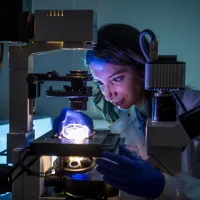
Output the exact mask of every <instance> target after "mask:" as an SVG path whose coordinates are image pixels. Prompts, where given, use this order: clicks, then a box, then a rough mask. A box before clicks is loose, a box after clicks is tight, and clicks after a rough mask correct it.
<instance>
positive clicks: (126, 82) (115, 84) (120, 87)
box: [89, 62, 144, 109]
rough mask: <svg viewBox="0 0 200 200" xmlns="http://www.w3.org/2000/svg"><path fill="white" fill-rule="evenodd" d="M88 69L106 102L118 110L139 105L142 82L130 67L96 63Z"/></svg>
mask: <svg viewBox="0 0 200 200" xmlns="http://www.w3.org/2000/svg"><path fill="white" fill-rule="evenodd" d="M89 67H90V70H91V73H92V75H93V78H94V81H95V82H96V83H97V84H98V85H99V87H100V89H101V92H102V93H103V95H104V96H105V99H106V101H110V102H111V103H113V104H114V105H116V106H117V107H118V108H119V109H128V108H130V107H131V106H132V105H136V106H137V105H139V104H140V103H141V99H142V95H143V91H144V89H143V88H144V81H143V80H142V79H141V78H139V77H138V76H137V75H136V73H135V72H134V70H133V69H132V68H131V67H128V66H119V65H114V64H108V63H96V62H93V63H91V64H90V65H89Z"/></svg>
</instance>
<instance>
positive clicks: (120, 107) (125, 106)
mask: <svg viewBox="0 0 200 200" xmlns="http://www.w3.org/2000/svg"><path fill="white" fill-rule="evenodd" d="M131 106H132V105H128V104H126V105H121V106H117V107H118V108H119V109H120V110H127V109H129V108H130V107H131Z"/></svg>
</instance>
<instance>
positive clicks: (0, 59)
mask: <svg viewBox="0 0 200 200" xmlns="http://www.w3.org/2000/svg"><path fill="white" fill-rule="evenodd" d="M0 49H1V51H0V72H1V69H2V66H3V56H4V45H3V43H1V45H0Z"/></svg>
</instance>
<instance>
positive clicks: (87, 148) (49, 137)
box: [30, 130, 124, 157]
mask: <svg viewBox="0 0 200 200" xmlns="http://www.w3.org/2000/svg"><path fill="white" fill-rule="evenodd" d="M54 135H55V134H54V133H53V131H49V132H47V133H46V134H44V135H42V136H41V137H39V138H38V139H36V140H34V141H32V142H31V143H30V149H31V151H33V152H36V153H39V154H40V155H52V156H84V157H98V156H100V154H101V152H102V151H112V152H117V151H118V146H119V145H120V144H123V143H124V139H123V138H120V135H119V134H113V133H110V131H108V130H100V131H95V135H94V136H93V137H92V138H86V139H84V140H78V141H77V140H70V139H66V138H62V139H59V138H56V137H55V136H54Z"/></svg>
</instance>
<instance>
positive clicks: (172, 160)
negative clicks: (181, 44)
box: [140, 29, 199, 175]
mask: <svg viewBox="0 0 200 200" xmlns="http://www.w3.org/2000/svg"><path fill="white" fill-rule="evenodd" d="M145 35H148V36H150V41H151V42H150V51H149V52H147V49H146V47H145V45H144V36H145ZM140 47H141V50H142V52H143V54H144V56H145V58H146V60H147V62H146V64H145V90H149V91H152V94H153V96H152V115H151V117H150V118H148V119H147V122H146V135H145V138H146V139H145V143H146V148H147V149H146V151H147V155H148V162H149V163H150V164H151V165H152V166H154V167H156V168H158V169H159V170H160V171H162V172H165V173H167V174H169V175H174V174H176V173H178V172H181V171H182V168H181V165H182V150H183V149H184V148H185V147H186V146H187V145H188V144H189V143H190V141H191V139H192V138H191V137H189V135H190V133H191V131H190V128H189V127H191V126H195V127H196V126H197V124H198V123H199V122H197V119H198V118H197V117H196V118H195V120H194V117H193V116H194V115H193V116H192V115H191V114H189V113H188V112H187V111H186V110H185V108H184V105H183V104H182V102H181V100H180V99H179V97H178V95H177V94H176V92H177V91H178V90H183V89H184V88H185V62H180V61H177V56H158V41H157V39H156V36H155V34H154V33H153V32H152V31H151V30H148V29H147V30H144V31H142V32H141V35H140ZM178 106H179V109H183V111H185V112H186V114H183V115H181V116H179V117H178V115H177V113H178V112H177V107H178ZM191 113H192V112H191ZM187 115H188V116H187ZM195 115H196V114H195ZM185 116H187V119H186V117H185ZM191 121H193V122H192V123H191V124H188V122H191ZM192 130H194V129H192ZM192 134H194V132H193V133H192Z"/></svg>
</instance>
